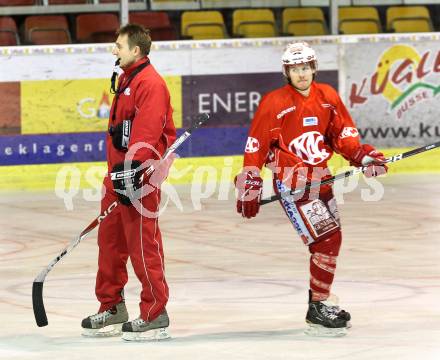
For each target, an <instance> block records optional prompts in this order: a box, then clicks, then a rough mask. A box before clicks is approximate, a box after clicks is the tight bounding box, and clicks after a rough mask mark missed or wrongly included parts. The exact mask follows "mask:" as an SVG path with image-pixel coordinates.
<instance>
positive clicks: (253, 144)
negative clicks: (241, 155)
mask: <svg viewBox="0 0 440 360" xmlns="http://www.w3.org/2000/svg"><path fill="white" fill-rule="evenodd" d="M259 149H260V142H259V141H258V139H255V138H254V137H252V136H249V137H248V138H247V141H246V148H245V150H244V151H245V152H246V153H248V154H252V153H254V152H257V151H258V150H259Z"/></svg>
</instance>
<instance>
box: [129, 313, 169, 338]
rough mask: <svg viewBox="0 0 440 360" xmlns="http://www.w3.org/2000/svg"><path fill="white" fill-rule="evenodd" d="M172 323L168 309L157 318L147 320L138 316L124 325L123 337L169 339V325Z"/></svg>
mask: <svg viewBox="0 0 440 360" xmlns="http://www.w3.org/2000/svg"><path fill="white" fill-rule="evenodd" d="M169 325H170V319H169V318H168V314H167V311H166V310H164V311H163V312H162V314H160V315H159V316H158V317H157V318H156V319H154V320H151V321H145V320H143V319H141V318H140V317H138V318H137V319H135V320H133V321H129V322H126V323H125V324H124V325H123V326H122V339H124V340H126V341H154V340H165V339H169V338H170V335H169V334H168V331H167V327H168V326H169Z"/></svg>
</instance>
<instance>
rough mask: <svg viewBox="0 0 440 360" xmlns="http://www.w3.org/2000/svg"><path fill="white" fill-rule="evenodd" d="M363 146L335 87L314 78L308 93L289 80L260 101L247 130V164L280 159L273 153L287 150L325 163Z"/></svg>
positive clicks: (322, 165) (305, 160)
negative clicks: (294, 86)
mask: <svg viewBox="0 0 440 360" xmlns="http://www.w3.org/2000/svg"><path fill="white" fill-rule="evenodd" d="M359 147H360V142H359V133H358V130H357V129H356V126H355V124H354V122H353V120H352V118H351V116H350V114H349V113H348V111H347V109H346V107H345V106H344V104H343V103H342V100H341V98H340V97H339V95H338V93H337V92H336V90H335V89H333V88H332V87H331V86H330V85H327V84H321V83H316V82H313V83H312V85H311V89H310V94H309V96H308V97H304V96H303V95H301V94H300V93H299V92H298V91H296V90H295V89H294V88H293V87H292V86H291V85H285V86H283V87H281V88H279V89H276V90H273V91H271V92H269V93H268V94H266V95H265V96H264V97H263V99H262V100H261V102H260V105H259V106H258V109H257V112H256V114H255V116H254V119H253V120H252V123H251V126H250V129H249V136H248V139H247V143H246V148H245V154H244V164H243V166H244V167H251V166H255V167H257V168H259V169H261V168H262V166H263V165H264V164H265V163H270V162H272V161H275V162H276V159H275V158H272V157H271V156H270V154H274V153H276V151H283V152H286V153H287V154H289V156H292V158H296V159H298V158H299V159H301V160H302V162H303V163H304V164H305V165H306V166H308V167H320V168H327V161H328V160H329V159H330V157H331V156H332V155H333V152H336V153H339V154H341V155H342V156H343V157H344V158H346V159H347V160H350V158H351V156H352V155H354V153H355V152H356V151H357V150H358V149H359ZM274 165H277V164H274ZM280 180H282V179H280Z"/></svg>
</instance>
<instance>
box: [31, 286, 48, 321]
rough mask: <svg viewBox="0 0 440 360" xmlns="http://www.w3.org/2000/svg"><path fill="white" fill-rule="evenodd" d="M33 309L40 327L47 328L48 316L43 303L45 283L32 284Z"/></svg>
mask: <svg viewBox="0 0 440 360" xmlns="http://www.w3.org/2000/svg"><path fill="white" fill-rule="evenodd" d="M32 307H33V309H34V315H35V321H36V322H37V325H38V326H39V327H43V326H46V325H47V324H48V322H47V315H46V309H45V308H44V303H43V283H42V282H34V283H33V284H32Z"/></svg>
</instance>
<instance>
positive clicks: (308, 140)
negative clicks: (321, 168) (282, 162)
mask: <svg viewBox="0 0 440 360" xmlns="http://www.w3.org/2000/svg"><path fill="white" fill-rule="evenodd" d="M323 142H324V136H322V134H321V133H319V132H317V131H309V132H306V133H304V134H302V135H301V136H298V137H297V138H295V139H293V140H292V141H291V142H290V144H289V149H290V151H291V152H292V153H294V154H296V155H297V156H299V157H300V158H301V159H303V161H304V162H305V163H307V164H310V165H316V164H319V163H321V162H323V161H324V160H326V159H327V158H328V157H329V156H330V153H329V152H328V151H327V150H325V149H320V148H319V145H320V143H323Z"/></svg>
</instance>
